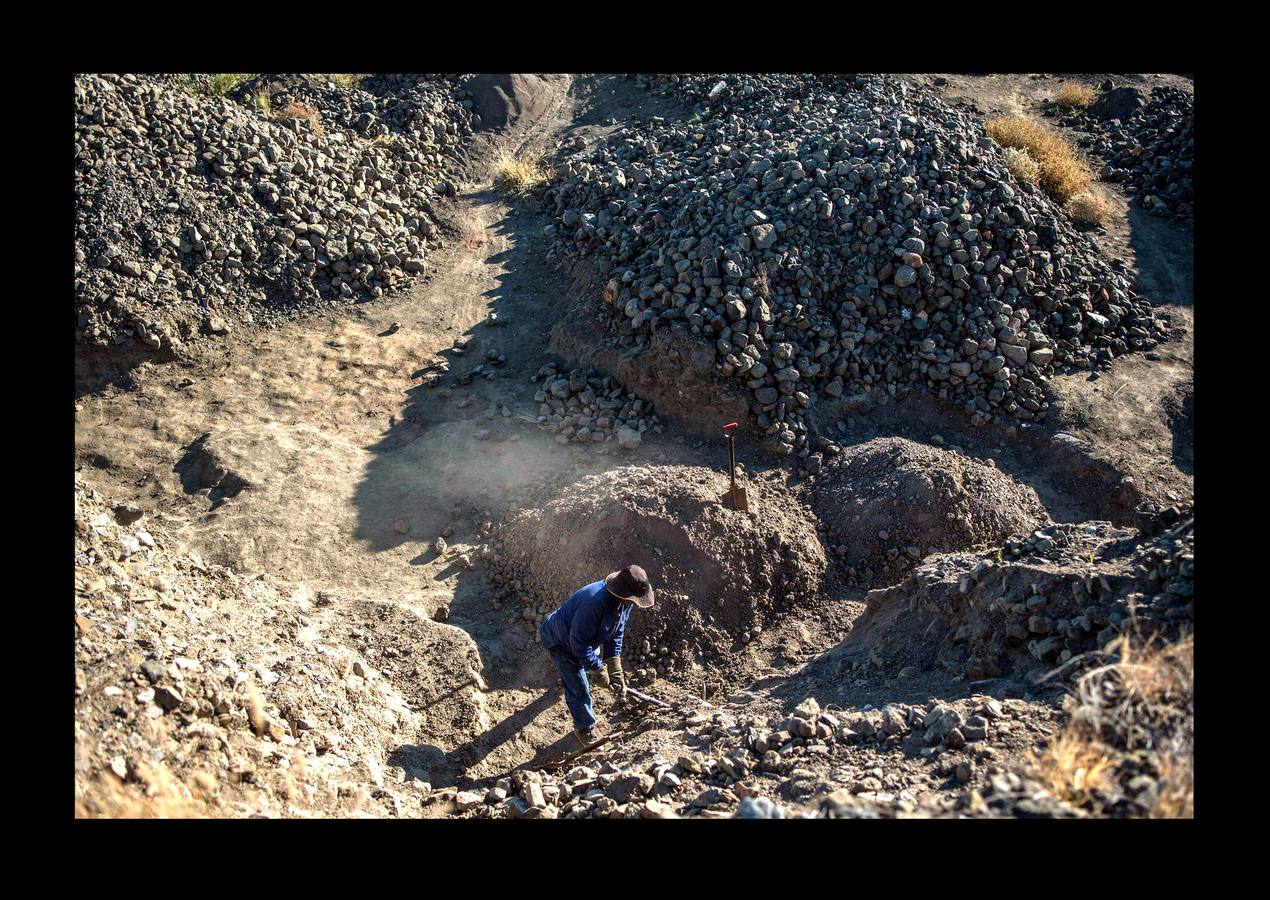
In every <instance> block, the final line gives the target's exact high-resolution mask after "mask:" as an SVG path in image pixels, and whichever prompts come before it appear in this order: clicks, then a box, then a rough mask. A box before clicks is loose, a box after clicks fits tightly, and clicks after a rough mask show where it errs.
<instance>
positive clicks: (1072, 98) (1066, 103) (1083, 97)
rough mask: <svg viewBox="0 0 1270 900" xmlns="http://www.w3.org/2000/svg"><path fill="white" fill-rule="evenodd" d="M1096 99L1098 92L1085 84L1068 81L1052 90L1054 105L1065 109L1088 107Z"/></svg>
mask: <svg viewBox="0 0 1270 900" xmlns="http://www.w3.org/2000/svg"><path fill="white" fill-rule="evenodd" d="M1097 99H1098V92H1097V91H1095V90H1094V89H1093V88H1091V87H1090V86H1089V85H1087V84H1077V83H1075V82H1068V83H1067V84H1064V85H1063V86H1062V87H1060V88H1059V89H1058V90H1057V91H1055V92H1054V97H1053V100H1054V105H1055V106H1061V107H1063V108H1065V109H1089V107H1091V106H1093V104H1094V101H1095V100H1097Z"/></svg>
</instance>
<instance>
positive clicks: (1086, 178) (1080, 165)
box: [984, 116, 1094, 203]
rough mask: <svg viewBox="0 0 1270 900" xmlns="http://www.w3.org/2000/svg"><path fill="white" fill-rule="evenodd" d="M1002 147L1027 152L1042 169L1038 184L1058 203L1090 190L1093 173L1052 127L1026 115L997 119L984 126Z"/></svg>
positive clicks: (1069, 144)
mask: <svg viewBox="0 0 1270 900" xmlns="http://www.w3.org/2000/svg"><path fill="white" fill-rule="evenodd" d="M984 128H985V130H986V131H987V132H988V135H989V136H990V137H991V138H992V139H993V140H995V141H996V142H997V143H998V144H1000V145H1001V146H1002V147H1006V148H1014V149H1017V150H1026V151H1027V153H1028V155H1029V156H1030V157H1032V159H1033V160H1035V161H1036V164H1037V167H1038V168H1039V177H1038V178H1037V184H1039V185H1040V186H1041V190H1043V191H1045V193H1047V194H1049V195H1050V196H1051V197H1053V198H1054V199H1055V200H1057V201H1058V202H1059V203H1066V202H1067V201H1068V200H1070V199H1071V198H1072V197H1074V196H1075V195H1076V194H1079V193H1081V192H1082V191H1084V190H1086V189H1087V188H1088V187H1089V184H1090V182H1091V181H1093V178H1094V173H1093V170H1092V168H1091V167H1090V165H1089V163H1088V162H1087V161H1086V160H1085V159H1084V158H1083V157H1082V156H1080V154H1079V153H1077V151H1076V148H1075V147H1074V146H1073V145H1072V144H1071V142H1070V141H1068V140H1067V138H1066V137H1064V136H1063V135H1061V134H1059V133H1058V132H1057V131H1055V130H1054V129H1053V128H1050V127H1049V126H1047V125H1045V124H1044V123H1042V122H1038V121H1036V120H1035V119H1030V118H1027V117H1025V116H998V117H997V118H994V119H989V120H988V121H987V123H986V124H985V126H984Z"/></svg>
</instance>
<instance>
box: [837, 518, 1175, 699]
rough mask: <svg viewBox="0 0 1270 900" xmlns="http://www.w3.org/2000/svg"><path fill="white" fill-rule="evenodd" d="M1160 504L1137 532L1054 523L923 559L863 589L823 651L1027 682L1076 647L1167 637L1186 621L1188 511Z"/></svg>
mask: <svg viewBox="0 0 1270 900" xmlns="http://www.w3.org/2000/svg"><path fill="white" fill-rule="evenodd" d="M1169 512H1171V513H1172V515H1171V516H1170V515H1169V514H1168V513H1163V514H1160V515H1158V516H1153V517H1149V518H1148V520H1147V522H1146V523H1145V525H1146V530H1144V531H1139V530H1136V529H1133V528H1117V527H1115V526H1113V525H1111V523H1109V522H1084V523H1080V524H1073V523H1058V524H1054V525H1050V526H1047V527H1046V528H1044V529H1042V530H1041V532H1040V536H1038V537H1034V538H1032V539H1031V540H1029V541H1027V542H1018V541H1009V542H1007V543H1006V545H1005V546H1004V547H1003V548H1001V552H1000V555H998V554H997V553H995V552H991V551H989V552H988V553H985V554H982V555H974V554H965V553H958V554H948V555H941V556H936V557H933V558H931V559H929V560H927V561H926V562H925V563H924V564H923V565H922V566H920V567H919V568H918V569H917V570H916V571H915V572H913V574H912V575H911V576H910V577H909V578H908V579H907V580H905V581H904V582H902V583H900V584H897V585H895V586H894V587H889V588H885V589H883V590H878V591H873V592H871V593H870V594H869V596H868V599H867V601H866V610H865V613H864V614H863V615H862V616H861V617H860V619H858V620H857V621H856V623H855V625H854V627H853V628H852V631H851V634H850V635H849V636H848V637H847V639H846V640H844V641H843V642H842V644H841V645H839V648H837V650H835V651H834V654H833V655H835V656H838V657H840V658H841V659H845V660H847V661H850V662H852V663H854V667H855V669H860V668H867V666H868V665H870V664H872V665H874V666H877V667H878V668H879V669H880V670H881V672H882V674H884V675H887V676H889V677H897V676H899V674H900V672H902V671H903V670H904V669H905V668H909V667H911V670H912V671H924V670H929V669H932V668H943V669H946V670H947V671H949V672H954V673H960V674H961V675H962V676H963V677H964V679H965V680H967V681H972V682H974V681H980V680H984V679H996V678H1002V677H1011V678H1015V679H1023V680H1025V681H1035V680H1036V679H1037V678H1039V677H1041V676H1042V675H1043V674H1044V673H1046V672H1048V671H1050V670H1051V669H1053V668H1055V667H1060V666H1063V664H1065V663H1068V662H1069V661H1072V663H1073V665H1075V664H1076V662H1077V660H1076V659H1075V657H1081V659H1085V658H1087V657H1090V656H1092V657H1094V658H1095V659H1099V658H1101V657H1100V656H1099V653H1100V651H1105V649H1106V648H1107V647H1108V646H1109V643H1110V642H1113V641H1114V640H1116V639H1117V637H1118V636H1119V635H1121V634H1124V633H1131V634H1133V635H1135V636H1137V635H1149V636H1157V637H1162V638H1164V639H1167V640H1177V639H1179V638H1180V637H1182V636H1184V635H1186V634H1187V633H1190V632H1191V630H1192V628H1193V622H1194V565H1195V564H1194V513H1193V508H1191V507H1186V508H1183V509H1181V510H1177V509H1173V510H1170V511H1169ZM852 674H854V672H853V671H849V670H847V669H845V668H844V669H843V670H842V675H843V677H844V678H845V677H849V676H850V675H852Z"/></svg>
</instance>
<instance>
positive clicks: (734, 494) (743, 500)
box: [721, 422, 750, 512]
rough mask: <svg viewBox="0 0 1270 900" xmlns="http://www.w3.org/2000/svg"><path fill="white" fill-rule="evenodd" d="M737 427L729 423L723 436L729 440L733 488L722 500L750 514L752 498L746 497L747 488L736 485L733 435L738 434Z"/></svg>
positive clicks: (725, 503)
mask: <svg viewBox="0 0 1270 900" xmlns="http://www.w3.org/2000/svg"><path fill="white" fill-rule="evenodd" d="M737 425H738V423H737V422H729V423H728V424H727V425H724V426H723V434H724V435H725V436H726V437H727V439H728V477H729V478H730V479H731V481H732V487H730V488H729V489H728V492H727V493H726V494H724V495H723V497H722V498H721V499H722V502H723V505H724V506H730V507H732V508H733V509H739V510H741V511H742V512H749V511H750V498H749V497H747V496H746V493H745V486H744V485H737V483H736V447H735V445H734V444H733V434H734V433H735V432H736V429H737Z"/></svg>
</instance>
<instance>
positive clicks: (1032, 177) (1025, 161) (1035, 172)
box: [1005, 147, 1041, 184]
mask: <svg viewBox="0 0 1270 900" xmlns="http://www.w3.org/2000/svg"><path fill="white" fill-rule="evenodd" d="M1005 167H1006V168H1007V169H1009V170H1010V174H1011V175H1013V176H1014V177H1015V178H1017V179H1018V180H1019V181H1026V182H1027V183H1029V184H1036V180H1037V179H1038V178H1040V177H1041V167H1040V166H1039V165H1037V164H1036V160H1034V159H1032V154H1030V153H1028V152H1027V151H1026V150H1024V149H1022V148H1020V147H1007V148H1006V150H1005Z"/></svg>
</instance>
